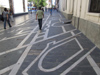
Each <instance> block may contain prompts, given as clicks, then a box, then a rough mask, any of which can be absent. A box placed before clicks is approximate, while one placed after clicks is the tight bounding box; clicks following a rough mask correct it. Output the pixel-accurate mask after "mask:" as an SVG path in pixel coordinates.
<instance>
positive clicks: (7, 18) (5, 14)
mask: <svg viewBox="0 0 100 75" xmlns="http://www.w3.org/2000/svg"><path fill="white" fill-rule="evenodd" d="M3 18H4V29H6V22H7V23H8V25H9V27H12V26H11V24H10V21H9V15H8V10H7V8H4V11H3Z"/></svg>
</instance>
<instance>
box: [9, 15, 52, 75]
mask: <svg viewBox="0 0 100 75" xmlns="http://www.w3.org/2000/svg"><path fill="white" fill-rule="evenodd" d="M49 17H50V15H49V16H48V17H47V19H46V20H45V22H44V24H43V26H44V25H45V23H46V22H47V20H48V19H49ZM32 33H33V31H32ZM30 34H31V33H30ZM30 34H29V35H28V37H29V36H30ZM38 34H39V33H37V34H36V35H35V37H34V38H33V39H32V41H31V42H30V44H31V43H34V41H35V40H36V38H37V37H38ZM28 37H27V38H26V39H28ZM26 39H25V40H26ZM22 44H23V42H22V43H21V44H20V45H19V46H18V47H20V46H22ZM31 47H32V45H30V46H28V47H27V48H26V49H25V51H24V53H23V54H22V56H21V57H20V58H19V60H18V62H17V63H16V64H15V67H14V68H13V69H12V71H11V72H10V74H9V75H16V73H17V72H18V70H19V68H20V66H21V65H22V63H23V61H24V59H25V58H26V56H27V54H28V52H29V51H30V49H31Z"/></svg>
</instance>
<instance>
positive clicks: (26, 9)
mask: <svg viewBox="0 0 100 75" xmlns="http://www.w3.org/2000/svg"><path fill="white" fill-rule="evenodd" d="M25 12H28V0H25Z"/></svg>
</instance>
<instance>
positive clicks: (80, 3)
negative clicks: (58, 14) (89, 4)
mask: <svg viewBox="0 0 100 75" xmlns="http://www.w3.org/2000/svg"><path fill="white" fill-rule="evenodd" d="M81 5H82V0H81V2H80V13H79V17H78V25H77V29H79V24H80V23H79V22H80V17H81V7H82V6H81Z"/></svg>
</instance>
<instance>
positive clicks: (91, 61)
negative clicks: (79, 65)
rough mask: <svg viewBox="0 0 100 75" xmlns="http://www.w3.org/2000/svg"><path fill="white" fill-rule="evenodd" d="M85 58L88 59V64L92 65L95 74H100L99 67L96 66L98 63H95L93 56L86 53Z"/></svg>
mask: <svg viewBox="0 0 100 75" xmlns="http://www.w3.org/2000/svg"><path fill="white" fill-rule="evenodd" d="M87 59H88V61H89V63H90V65H91V66H92V67H93V69H94V71H95V72H96V74H97V75H100V68H99V67H98V65H97V64H96V62H95V61H94V60H93V58H92V57H91V56H90V55H88V56H87Z"/></svg>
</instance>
